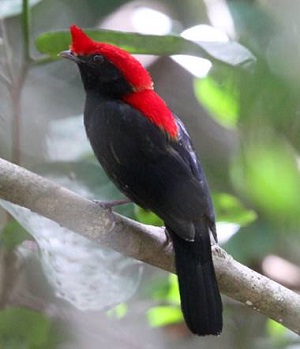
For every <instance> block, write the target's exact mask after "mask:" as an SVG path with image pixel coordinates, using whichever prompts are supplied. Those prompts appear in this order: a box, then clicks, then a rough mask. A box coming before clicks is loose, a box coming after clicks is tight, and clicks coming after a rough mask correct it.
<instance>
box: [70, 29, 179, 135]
mask: <svg viewBox="0 0 300 349" xmlns="http://www.w3.org/2000/svg"><path fill="white" fill-rule="evenodd" d="M70 29H71V35H72V44H71V45H70V50H71V51H72V53H74V54H75V55H78V56H88V55H92V54H100V55H102V56H104V57H105V58H106V59H107V60H108V61H110V62H111V63H112V64H114V65H115V66H116V67H117V68H118V69H119V70H120V72H121V73H122V74H123V76H124V78H125V79H126V80H127V81H128V82H129V83H130V84H131V85H132V87H133V90H134V91H135V92H134V93H132V94H130V95H127V96H125V97H124V98H123V100H124V102H126V103H128V104H130V105H131V106H133V107H134V108H136V109H138V110H139V111H141V112H142V113H143V114H144V115H145V116H146V117H148V119H149V120H151V121H152V122H153V123H154V124H155V125H157V126H158V127H159V128H161V129H162V130H164V131H165V132H166V133H167V134H169V135H170V136H171V138H174V139H176V138H177V136H178V127H177V124H176V122H175V119H174V116H173V114H172V112H171V111H170V109H169V108H168V107H167V105H166V103H165V102H164V101H163V100H162V99H161V98H160V97H159V96H158V95H157V94H156V93H155V92H154V91H153V82H152V79H151V76H150V74H149V73H148V71H147V70H146V69H145V68H144V67H143V66H142V65H141V63H140V62H139V61H137V60H136V59H135V58H134V57H133V56H132V55H131V54H130V53H128V52H127V51H125V50H122V49H120V48H119V47H117V46H114V45H110V44H106V43H102V42H97V41H93V40H92V39H90V38H89V37H88V36H87V35H86V34H85V33H84V32H83V31H82V30H81V29H80V28H78V27H77V26H76V25H72V26H71V27H70Z"/></svg>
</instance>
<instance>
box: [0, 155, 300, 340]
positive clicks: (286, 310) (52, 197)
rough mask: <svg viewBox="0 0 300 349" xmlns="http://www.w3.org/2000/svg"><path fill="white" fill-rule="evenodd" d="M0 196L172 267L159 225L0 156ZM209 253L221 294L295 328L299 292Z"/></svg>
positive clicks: (299, 325) (216, 251) (299, 328)
mask: <svg viewBox="0 0 300 349" xmlns="http://www.w3.org/2000/svg"><path fill="white" fill-rule="evenodd" d="M0 198H2V199H4V200H7V201H10V202H12V203H14V204H17V205H20V206H23V207H26V208H28V209H30V210H31V211H33V212H36V213H39V214H41V215H42V216H44V217H47V218H49V219H51V220H53V221H55V222H57V223H58V224H60V225H62V226H64V227H66V228H68V229H71V230H73V231H75V232H77V233H79V234H81V235H83V236H85V237H86V238H88V239H90V240H93V241H96V242H97V243H99V244H101V245H104V246H106V247H109V248H111V249H114V250H116V251H118V252H120V253H122V254H123V255H126V256H130V257H133V258H135V259H138V260H140V261H143V262H145V263H148V264H151V265H153V266H156V267H159V268H161V269H164V270H167V271H171V272H174V265H173V255H172V247H171V246H170V245H168V244H167V243H166V238H165V234H164V230H163V229H162V228H158V227H153V226H148V225H144V224H140V223H137V222H135V221H132V220H130V219H128V218H125V217H123V216H120V215H118V214H114V217H115V219H112V215H111V214H110V213H109V212H107V211H105V210H103V209H101V208H100V207H99V206H98V205H96V204H95V203H93V202H91V201H89V200H87V199H85V198H83V197H81V196H79V195H77V194H75V193H73V192H71V191H70V190H68V189H66V188H63V187H60V186H58V185H56V184H54V183H52V182H50V181H49V180H46V179H45V178H43V177H40V176H38V175H36V174H34V173H32V172H30V171H27V170H25V169H24V168H21V167H19V166H16V165H13V164H11V163H9V162H7V161H5V160H2V159H0ZM213 258H214V264H215V269H216V273H217V278H218V282H219V287H220V290H221V292H222V293H223V294H225V295H227V296H229V297H231V298H233V299H235V300H237V301H239V302H242V303H243V304H245V305H246V306H248V307H250V308H252V309H253V310H256V311H258V312H260V313H263V314H265V315H266V316H268V317H269V318H271V319H273V320H276V321H278V322H280V323H281V324H282V325H284V326H286V327H287V328H289V329H290V330H292V331H294V332H296V333H298V334H300V296H299V295H298V294H296V293H295V292H293V291H291V290H289V289H287V288H285V287H283V286H281V285H279V284H278V283H276V282H274V281H272V280H270V279H268V278H266V277H265V276H263V275H260V274H258V273H256V272H255V271H253V270H251V269H249V268H247V267H246V266H244V265H242V264H240V263H238V262H237V261H235V260H234V259H233V258H232V257H231V256H230V255H228V254H227V253H226V252H225V251H224V250H222V249H221V248H220V247H218V246H213Z"/></svg>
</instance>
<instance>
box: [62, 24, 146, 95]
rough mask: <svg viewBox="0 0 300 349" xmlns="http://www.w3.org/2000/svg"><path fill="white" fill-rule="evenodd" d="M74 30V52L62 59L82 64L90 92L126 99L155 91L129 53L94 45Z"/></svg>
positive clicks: (79, 30) (81, 70)
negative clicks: (95, 90) (127, 96)
mask: <svg viewBox="0 0 300 349" xmlns="http://www.w3.org/2000/svg"><path fill="white" fill-rule="evenodd" d="M70 30H71V35H72V43H71V45H70V50H67V51H63V52H61V53H60V56H61V57H63V58H67V59H70V60H72V61H74V62H75V63H77V64H78V66H79V69H80V72H81V76H82V80H83V83H84V86H85V88H86V90H89V89H98V90H99V89H100V90H103V91H105V93H112V94H117V95H125V94H128V93H130V92H137V91H143V90H152V89H153V83H152V79H151V77H150V75H149V73H148V72H147V70H146V69H145V68H144V67H143V66H142V65H141V64H140V63H139V61H137V60H136V59H135V58H134V57H133V56H132V55H130V54H129V53H128V52H127V51H125V50H122V49H120V48H119V47H117V46H114V45H110V44H107V43H103V42H96V41H93V40H92V39H91V38H89V37H88V36H87V35H86V34H85V33H84V32H83V31H82V30H81V29H80V28H78V27H77V26H75V25H72V26H71V28H70Z"/></svg>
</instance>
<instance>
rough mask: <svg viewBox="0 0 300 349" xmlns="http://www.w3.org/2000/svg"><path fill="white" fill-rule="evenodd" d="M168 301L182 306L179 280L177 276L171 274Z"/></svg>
mask: <svg viewBox="0 0 300 349" xmlns="http://www.w3.org/2000/svg"><path fill="white" fill-rule="evenodd" d="M166 300H167V301H168V302H170V303H172V304H178V305H180V294H179V287H178V279H177V276H176V275H175V274H169V291H168V293H167V296H166Z"/></svg>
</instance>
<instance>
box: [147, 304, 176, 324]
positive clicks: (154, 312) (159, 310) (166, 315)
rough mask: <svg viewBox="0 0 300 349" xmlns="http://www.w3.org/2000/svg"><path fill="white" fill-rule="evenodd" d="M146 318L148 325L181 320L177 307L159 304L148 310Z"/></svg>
mask: <svg viewBox="0 0 300 349" xmlns="http://www.w3.org/2000/svg"><path fill="white" fill-rule="evenodd" d="M147 318H148V321H149V324H150V326H152V327H160V326H166V325H170V324H173V323H177V322H181V321H182V313H181V311H180V308H179V307H170V306H159V307H154V308H151V309H149V310H148V312H147Z"/></svg>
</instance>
